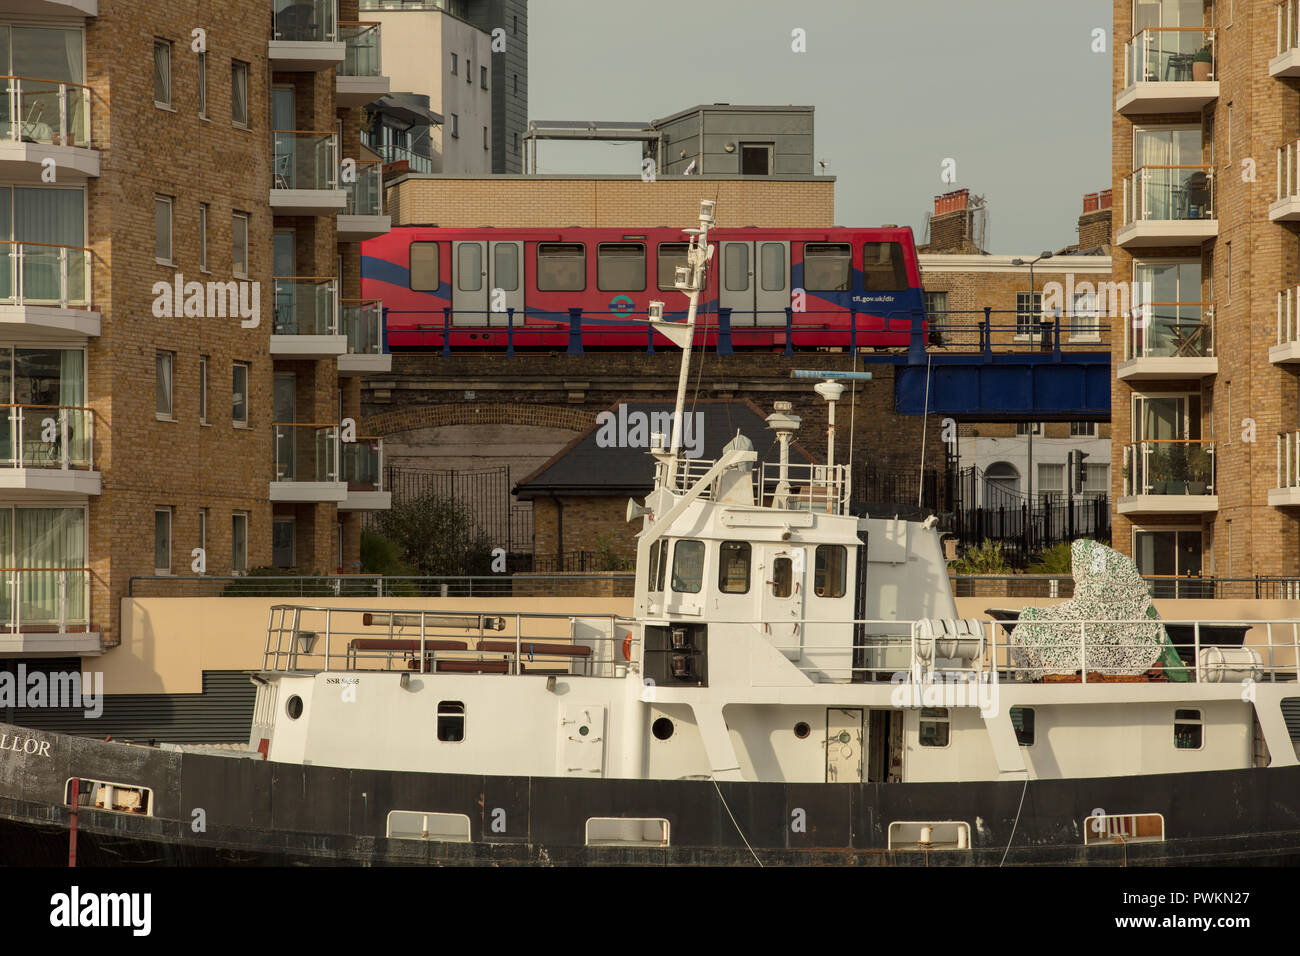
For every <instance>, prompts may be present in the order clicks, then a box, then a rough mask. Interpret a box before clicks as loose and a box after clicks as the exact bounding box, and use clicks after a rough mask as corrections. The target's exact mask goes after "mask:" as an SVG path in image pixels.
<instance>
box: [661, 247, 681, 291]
mask: <svg viewBox="0 0 1300 956" xmlns="http://www.w3.org/2000/svg"><path fill="white" fill-rule="evenodd" d="M684 265H686V243H684V242H661V243H659V288H660V290H661V291H665V292H667V291H671V290H673V289H676V288H677V283H676V276H677V267H678V266H684Z"/></svg>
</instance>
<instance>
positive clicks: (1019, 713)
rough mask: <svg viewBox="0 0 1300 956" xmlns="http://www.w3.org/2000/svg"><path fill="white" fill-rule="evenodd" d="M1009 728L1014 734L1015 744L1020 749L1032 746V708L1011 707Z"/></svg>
mask: <svg viewBox="0 0 1300 956" xmlns="http://www.w3.org/2000/svg"><path fill="white" fill-rule="evenodd" d="M1011 726H1012V728H1013V729H1014V730H1015V732H1016V743H1018V744H1020V746H1022V747H1032V746H1033V745H1034V708H1032V707H1012V708H1011Z"/></svg>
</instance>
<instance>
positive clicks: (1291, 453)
mask: <svg viewBox="0 0 1300 956" xmlns="http://www.w3.org/2000/svg"><path fill="white" fill-rule="evenodd" d="M1274 487H1277V488H1300V432H1279V433H1278V436H1277V484H1276V485H1275V486H1274Z"/></svg>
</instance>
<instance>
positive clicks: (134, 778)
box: [0, 725, 1300, 866]
mask: <svg viewBox="0 0 1300 956" xmlns="http://www.w3.org/2000/svg"><path fill="white" fill-rule="evenodd" d="M0 733H4V734H9V735H10V736H11V738H12V736H13V735H14V734H17V735H19V736H21V737H25V738H31V737H35V738H38V739H39V740H40V741H41V742H45V743H49V744H50V746H49V748H48V751H49V753H48V756H41V755H39V754H38V755H24V754H21V753H14V752H12V751H0V864H3V865H19V866H63V865H66V863H67V858H68V830H69V823H70V816H71V812H70V809H69V808H68V807H66V806H64V805H63V798H62V794H63V793H64V788H65V784H66V781H67V780H68V778H70V777H73V776H78V777H82V778H87V779H95V780H105V781H112V782H116V783H129V784H132V785H143V786H146V787H150V788H151V789H152V790H153V794H154V815H153V816H148V817H146V816H139V815H134V814H126V813H108V812H104V811H97V810H87V809H85V808H83V809H81V810H80V811H79V814H78V836H77V859H78V865H81V866H87V865H89V866H114V865H158V866H205V865H218V866H220V865H238V866H258V865H281V866H282V865H312V866H331V865H346V866H356V865H361V866H367V865H374V866H385V865H427V864H449V865H488V866H494V865H513V864H518V865H753V864H755V862H756V861H761V862H762V864H763V865H765V866H770V865H787V864H788V865H814V866H816V865H835V866H840V865H856V866H896V865H904V866H905V865H919V866H969V865H990V866H997V865H999V864H1001V863H1003V861H1004V858H1005V863H1006V865H1042V864H1048V865H1079V864H1089V865H1102V866H1125V865H1127V866H1152V865H1155V866H1159V865H1200V864H1236V865H1295V864H1297V863H1300V767H1282V768H1277V769H1271V770H1270V769H1250V770H1235V771H1218V772H1213V773H1187V774H1159V775H1145V776H1133V777H1107V778H1087V779H1073V780H1035V781H1030V782H1029V784H1028V786H1027V787H1026V785H1025V784H1024V783H1023V782H1022V781H1015V782H1005V783H1002V782H968V783H915V784H780V783H720V784H718V785H717V786H716V787H715V785H714V784H713V782H711V781H707V780H706V781H698V780H679V781H654V780H583V779H576V778H550V777H532V778H529V777H503V776H477V775H462V774H439V773H397V772H389V771H373V770H344V769H338V768H331V767H317V766H306V767H304V766H298V765H292V764H278V763H268V762H265V761H253V760H236V759H231V758H227V757H219V756H210V755H205V754H190V753H184V754H182V753H175V752H168V751H160V750H154V749H151V748H144V747H132V746H128V745H122V744H113V743H105V742H102V741H94V740H86V739H83V738H76V737H68V736H64V735H59V734H49V733H43V732H40V731H25V730H21V729H19V728H12V727H8V726H4V725H0ZM1022 795H1023V803H1022ZM1094 808H1102V809H1104V810H1105V812H1107V813H1111V814H1125V813H1160V814H1162V815H1163V816H1164V821H1165V833H1166V839H1165V840H1164V841H1162V842H1135V843H1128V844H1104V845H1097V844H1094V845H1091V846H1086V847H1085V846H1084V840H1083V823H1084V820H1085V818H1087V817H1088V816H1089V815H1090V814H1091V813H1092V812H1093V810H1094ZM196 809H201V810H202V811H203V815H204V817H205V823H206V828H205V829H203V830H202V831H201V832H196V831H195V823H194V820H195V817H196V814H195V810H196ZM389 810H421V811H430V812H444V813H463V814H465V815H467V816H468V817H469V820H470V842H469V843H444V842H432V841H428V842H426V841H420V840H392V839H387V838H386V837H385V832H386V829H385V828H386V820H387V814H388V811H389ZM796 810H802V811H803V814H802V818H803V819H804V820H806V828H805V831H803V832H798V831H796V829H795V827H794V826H792V820H795V819H796V818H798V817H799V816H800V815H799V814H796V812H795V811H796ZM499 811H504V817H505V819H504V824H505V832H493V830H492V827H493V821H494V820H496V821H498V825H499V824H500V819H501V813H500V812H499ZM624 816H626V817H663V818H666V819H667V820H668V821H669V823H670V826H671V840H672V845H671V846H669V847H665V848H659V847H651V848H646V847H588V846H586V845H585V827H586V821H587V820H588V818H590V817H624ZM733 816H734V818H735V822H734V823H733V822H732V817H733ZM917 820H931V821H942V820H962V821H966V822H967V823H969V824H970V826H971V844H972V847H971V849H970V850H969V851H961V850H932V851H924V850H919V849H911V850H897V849H895V850H889V849H888V829H889V823H890V822H891V821H917ZM742 832H743V837H742V835H741V834H742ZM746 841H748V846H746ZM1008 847H1009V848H1008ZM751 848H752V850H751Z"/></svg>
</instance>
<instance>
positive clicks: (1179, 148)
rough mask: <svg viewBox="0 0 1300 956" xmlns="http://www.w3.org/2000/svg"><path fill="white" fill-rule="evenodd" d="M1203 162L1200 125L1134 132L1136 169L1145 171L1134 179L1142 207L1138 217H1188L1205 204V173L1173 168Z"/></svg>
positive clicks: (1134, 165) (1165, 218) (1136, 216)
mask: <svg viewBox="0 0 1300 956" xmlns="http://www.w3.org/2000/svg"><path fill="white" fill-rule="evenodd" d="M1200 165H1201V129H1200V127H1199V126H1189V127H1177V126H1158V127H1150V128H1147V129H1136V130H1134V131H1133V169H1134V170H1139V169H1141V170H1143V171H1144V173H1143V176H1142V177H1141V178H1140V179H1138V180H1137V181H1136V182H1135V184H1134V185H1135V186H1137V187H1138V192H1137V195H1138V196H1139V197H1140V201H1141V203H1142V208H1140V209H1137V210H1135V213H1136V215H1135V217H1134V218H1136V219H1159V220H1169V219H1188V218H1191V215H1192V209H1193V207H1194V206H1198V205H1202V204H1203V200H1204V197H1203V196H1201V195H1200V193H1201V192H1203V191H1204V190H1205V189H1206V187H1205V172H1204V171H1203V170H1199V169H1189V168H1172V167H1196V166H1200Z"/></svg>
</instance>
